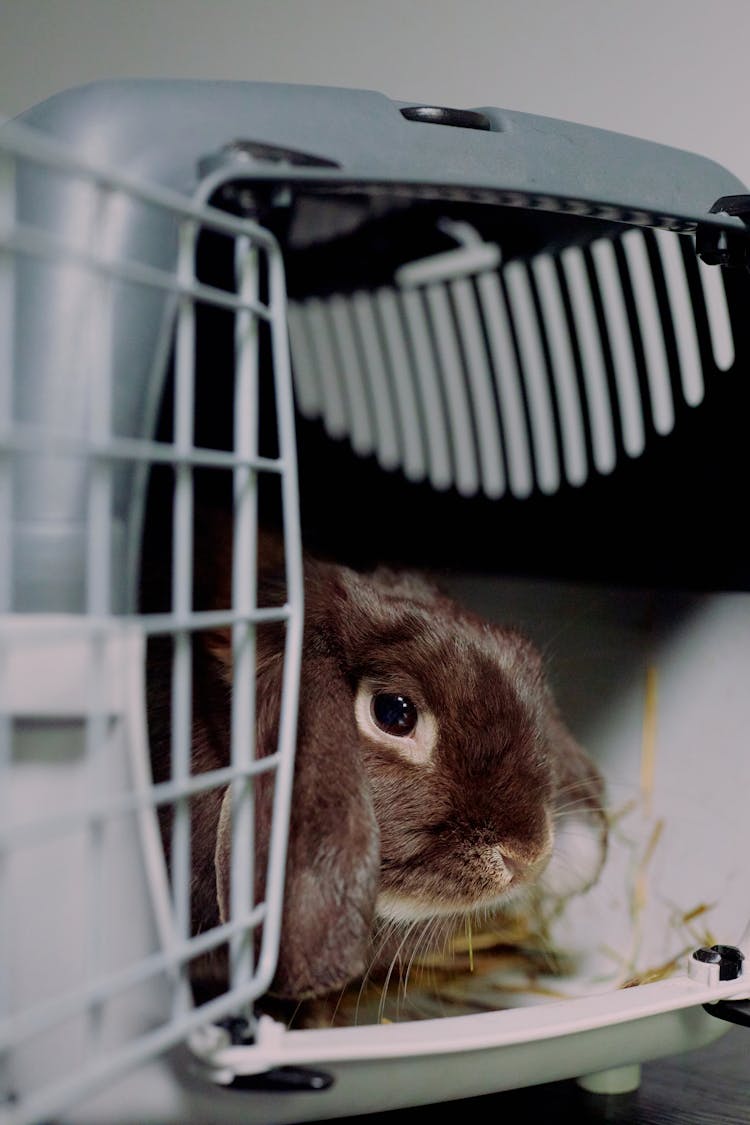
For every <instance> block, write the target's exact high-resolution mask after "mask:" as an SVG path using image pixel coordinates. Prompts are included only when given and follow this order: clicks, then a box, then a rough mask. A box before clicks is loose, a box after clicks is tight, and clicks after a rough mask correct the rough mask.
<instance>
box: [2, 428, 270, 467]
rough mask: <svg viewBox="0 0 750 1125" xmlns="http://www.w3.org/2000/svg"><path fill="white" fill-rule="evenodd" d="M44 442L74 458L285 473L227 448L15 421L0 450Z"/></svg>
mask: <svg viewBox="0 0 750 1125" xmlns="http://www.w3.org/2000/svg"><path fill="white" fill-rule="evenodd" d="M42 441H44V447H45V451H46V452H50V453H60V454H68V455H70V456H71V457H80V458H87V459H93V458H97V457H103V458H106V459H108V460H111V461H128V462H143V463H145V464H161V465H190V466H194V467H196V468H207V469H235V468H242V467H243V466H244V467H246V468H249V469H256V470H257V471H259V472H264V473H283V472H284V463H283V461H282V460H280V459H278V458H271V457H250V458H248V457H242V456H240V455H239V454H237V453H233V452H230V451H228V450H223V449H216V450H213V449H211V450H209V449H202V448H200V447H195V446H191V445H188V446H186V447H185V448H180V449H178V448H177V446H175V445H172V444H170V443H169V442H154V441H149V440H148V439H139V438H122V437H109V438H107V439H106V440H94V439H87V438H85V437H78V438H77V437H76V436H75V435H71V434H65V433H61V432H59V431H55V429H54V428H52V427H50V428H49V429H48V428H47V427H46V426H39V425H34V424H33V423H27V422H16V423H15V425H14V428H13V433H12V434H6V435H4V436H3V437H0V450H8V451H9V452H19V453H25V452H29V453H31V452H33V451H35V450H38V449H39V445H40V442H42Z"/></svg>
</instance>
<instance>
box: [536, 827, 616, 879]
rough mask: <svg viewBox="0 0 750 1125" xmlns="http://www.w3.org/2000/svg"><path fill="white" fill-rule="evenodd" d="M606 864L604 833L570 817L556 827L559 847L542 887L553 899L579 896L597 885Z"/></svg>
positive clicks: (545, 872) (548, 867)
mask: <svg viewBox="0 0 750 1125" xmlns="http://www.w3.org/2000/svg"><path fill="white" fill-rule="evenodd" d="M601 862H602V844H601V835H600V832H599V831H598V830H597V829H596V828H595V827H594V826H593V825H592V824H591V823H590V822H589V821H586V820H579V819H578V818H577V817H573V816H572V817H566V818H564V819H563V820H561V821H558V823H557V824H556V826H555V844H554V848H553V851H552V856H551V858H550V861H549V863H548V864H547V866H546V867H545V869H544V873H543V874H542V877H541V879H540V880H539V885H540V887H541V888H542V890H543V891H545V892H546V893H548V894H551V895H560V896H562V897H565V896H567V895H572V894H577V893H578V892H579V891H583V890H585V888H586V887H588V886H590V885H591V883H593V882H594V880H595V879H596V877H597V875H598V874H599V869H600V867H601Z"/></svg>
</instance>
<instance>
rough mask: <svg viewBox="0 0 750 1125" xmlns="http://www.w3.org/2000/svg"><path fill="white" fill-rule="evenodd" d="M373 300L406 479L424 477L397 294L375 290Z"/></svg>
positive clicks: (420, 436)
mask: <svg viewBox="0 0 750 1125" xmlns="http://www.w3.org/2000/svg"><path fill="white" fill-rule="evenodd" d="M375 300H376V304H377V310H378V314H379V316H380V323H381V326H382V331H383V346H384V348H385V352H386V357H387V361H388V367H389V370H390V372H391V376H392V379H391V382H392V385H393V389H394V394H395V399H396V407H397V410H398V417H399V422H400V427H401V434H402V435H403V444H404V466H403V467H404V473H405V474H406V476H407V477H408V479H409V480H417V481H418V480H424V478H425V476H426V475H427V458H426V454H425V449H424V446H423V442H422V430H421V427H420V420H419V407H418V405H417V395H416V387H415V381H414V379H413V378H409V377H408V373H409V371H410V363H409V352H408V346H407V341H406V336H405V334H404V327H403V319H402V316H401V312H400V309H399V299H398V295H397V294H395V293H393V291H392V290H390V289H379V290H378V292H377V293H376V295H375Z"/></svg>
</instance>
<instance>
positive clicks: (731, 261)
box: [695, 195, 750, 267]
mask: <svg viewBox="0 0 750 1125" xmlns="http://www.w3.org/2000/svg"><path fill="white" fill-rule="evenodd" d="M709 214H710V215H731V216H732V217H733V218H736V219H741V220H742V222H743V223H744V224H745V226H746V227H750V195H722V196H721V198H720V199H717V200H716V202H715V203H714V205H713V207H712V208H711V210H710V211H709ZM695 248H696V250H697V253H698V257H699V258H700V259H701V261H702V262H705V263H706V265H708V266H731V267H737V266H747V265H748V264H749V263H750V232H749V233H748V235H745V234H743V233H742V232H741V231H738V232H737V233H736V234H735V232H734V231H731V230H724V229H722V228H721V227H714V226H708V225H706V224H705V223H699V224H698V228H697V230H696V233H695Z"/></svg>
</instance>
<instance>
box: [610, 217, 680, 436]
mask: <svg viewBox="0 0 750 1125" xmlns="http://www.w3.org/2000/svg"><path fill="white" fill-rule="evenodd" d="M621 242H622V247H623V250H624V251H625V259H626V261H627V265H628V272H629V274H630V279H631V283H632V286H633V294H634V297H635V302H636V306H637V308H638V316H639V325H640V331H641V337H642V340H643V349H644V355H645V365H646V380H647V383H648V390H649V396H650V399H651V414H652V417H653V422H654V429H655V430H656V432H657V433H659V434H668V433H669V432H670V431H671V430H672V429H673V428H674V402H673V399H672V387H671V384H670V382H669V361H668V359H667V351H666V345H665V342H664V330H663V328H662V323H661V317H660V315H659V306H658V303H657V298H656V291H655V289H654V278H653V273H652V271H651V265H650V263H649V259H648V250H647V248H646V243H645V240H644V237H643V234H642V233H641V231H638V230H631V231H628V232H627V233H626V234H624V235H623V237H622V240H621Z"/></svg>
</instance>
